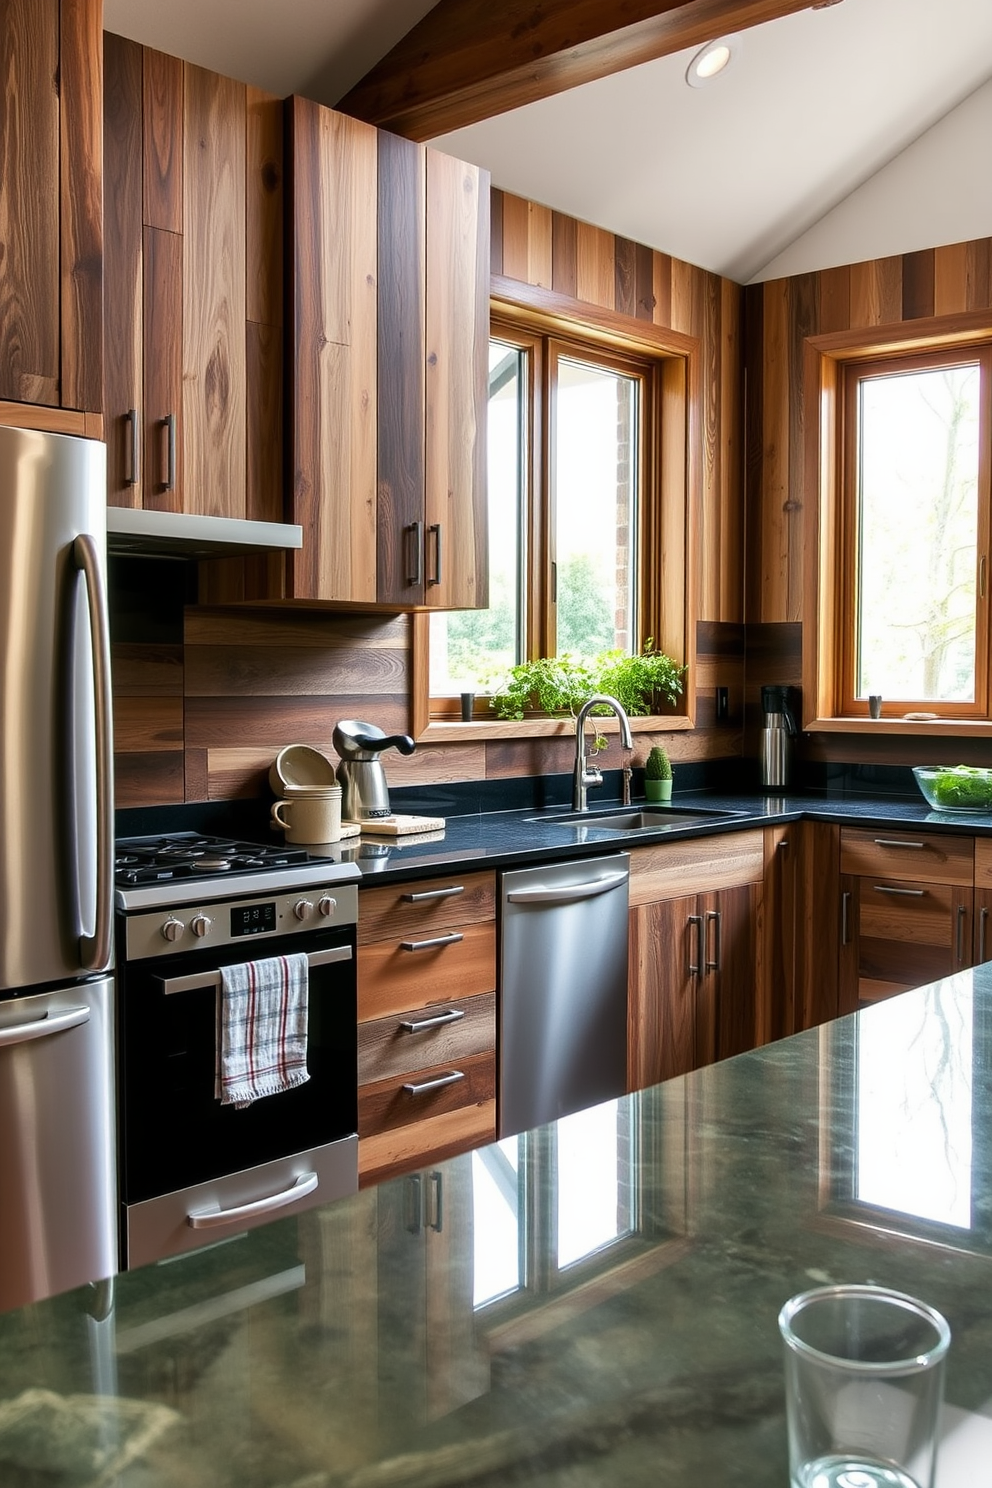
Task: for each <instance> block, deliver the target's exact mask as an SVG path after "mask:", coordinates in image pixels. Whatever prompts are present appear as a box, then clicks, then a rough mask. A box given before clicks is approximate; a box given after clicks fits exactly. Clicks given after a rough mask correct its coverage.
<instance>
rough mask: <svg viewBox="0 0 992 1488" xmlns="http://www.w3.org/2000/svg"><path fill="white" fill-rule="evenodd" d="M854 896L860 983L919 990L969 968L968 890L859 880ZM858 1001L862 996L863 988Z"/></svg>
mask: <svg viewBox="0 0 992 1488" xmlns="http://www.w3.org/2000/svg"><path fill="white" fill-rule="evenodd" d="M893 891H895V892H893ZM858 896H859V900H860V903H859V913H858V931H859V939H858V975H859V980H860V981H861V982H862V983H864V982H865V981H867V982H869V983H874V982H881V983H897V984H898V985H900V986H903V987H918V986H920V985H922V984H923V983H924V982H930V981H935V980H937V978H939V977H944V976H950V975H951V973H952V972H955V971H960V970H961V968H962V967H963V966H967V965H968V964H969V962H970V960H971V938H972V926H971V904H972V892H971V890H970V889H962V888H960V887H959V886H957V885H954V884H921V883H906V882H901V883H897V884H891V883H885V882H883V881H882V880H881V879H877V880H876V879H862V880H861V883H860V885H859V888H858ZM861 996H862V998H864V996H865V990H864V988H863V987H862V989H861Z"/></svg>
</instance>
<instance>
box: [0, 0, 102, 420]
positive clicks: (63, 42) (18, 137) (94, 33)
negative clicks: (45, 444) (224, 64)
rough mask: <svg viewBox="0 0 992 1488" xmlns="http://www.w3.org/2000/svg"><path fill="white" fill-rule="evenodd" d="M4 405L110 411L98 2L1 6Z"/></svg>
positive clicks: (33, 0)
mask: <svg viewBox="0 0 992 1488" xmlns="http://www.w3.org/2000/svg"><path fill="white" fill-rule="evenodd" d="M0 18H2V25H0V85H2V90H3V98H4V107H3V109H2V110H0V159H2V161H3V181H2V186H3V189H2V191H0V253H2V259H3V296H2V303H0V399H10V400H12V401H16V402H19V403H35V404H41V405H44V406H47V407H60V406H61V407H63V408H71V409H78V410H81V411H84V412H93V413H98V412H100V411H101V410H102V407H103V338H102V326H101V322H102V315H103V266H102V256H103V174H102V171H101V158H100V139H101V115H102V108H103V96H102V89H103V67H102V54H101V18H102V4H101V3H100V0H76V3H74V4H72V5H68V4H65V3H62V4H60V3H59V0H4V3H3V5H2V6H0Z"/></svg>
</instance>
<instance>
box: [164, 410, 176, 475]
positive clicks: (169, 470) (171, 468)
mask: <svg viewBox="0 0 992 1488" xmlns="http://www.w3.org/2000/svg"><path fill="white" fill-rule="evenodd" d="M162 422H163V423H164V425H165V482H164V484H163V486H162V489H163V491H174V490H175V489H176V415H175V414H174V413H167V414H166V416H165V418H164V419H163V420H162Z"/></svg>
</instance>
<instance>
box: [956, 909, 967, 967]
mask: <svg viewBox="0 0 992 1488" xmlns="http://www.w3.org/2000/svg"><path fill="white" fill-rule="evenodd" d="M967 913H968V911H967V909H966V907H965V906H964V905H963V904H959V905H958V936H957V953H958V961H959V963H963V962H964V921H965V916H966V915H967Z"/></svg>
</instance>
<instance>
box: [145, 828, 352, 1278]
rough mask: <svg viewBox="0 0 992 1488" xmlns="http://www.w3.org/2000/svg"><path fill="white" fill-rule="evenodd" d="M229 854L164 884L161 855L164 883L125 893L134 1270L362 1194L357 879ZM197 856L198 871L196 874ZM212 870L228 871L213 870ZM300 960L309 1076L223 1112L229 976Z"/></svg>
mask: <svg viewBox="0 0 992 1488" xmlns="http://www.w3.org/2000/svg"><path fill="white" fill-rule="evenodd" d="M167 840H168V841H169V842H170V843H178V844H180V846H183V845H185V844H187V843H188V842H189V840H190V839H188V838H185V837H175V838H170V839H167ZM193 840H195V841H198V842H202V841H203V839H193ZM132 846H133V844H130V843H127V842H125V843H119V844H118V855H119V860H120V861H123V860H124V859H127V858H129V857H133V852H131V851H129V849H131V848H132ZM237 846H239V847H241V848H244V849H246V850H250V845H246V844H237ZM224 850H225V849H224V846H223V844H222V843H221V844H220V845H218V844H217V843H216V842H213V843H212V845H211V847H210V848H209V850H205V849H201V856H200V858H199V859H193V860H192V861H193V863H194V867H193V870H192V871H191V872H189V873H188V874H185V875H180V876H169V869H168V859H166V868H165V870H164V873H165V876H163V877H159V878H157V879H153V878H151V877H150V876H148V875H146V876H145V877H143V878H139V880H138V881H137V882H133V883H132V884H130V885H125V886H123V887H119V888H118V894H117V903H118V955H119V960H120V962H121V966H120V972H119V987H118V1064H119V1076H118V1078H119V1143H120V1186H121V1203H122V1229H121V1241H122V1253H123V1256H124V1258H125V1263H126V1264H127V1266H129V1267H133V1266H136V1265H141V1264H144V1263H145V1262H147V1261H151V1260H157V1259H161V1258H162V1257H164V1256H168V1255H175V1254H178V1253H180V1252H182V1251H185V1250H190V1249H193V1248H194V1247H196V1246H198V1245H203V1244H206V1243H209V1242H211V1241H213V1240H216V1239H221V1238H226V1237H227V1236H229V1235H233V1234H237V1233H238V1232H239V1231H240V1230H243V1229H247V1228H249V1227H250V1226H252V1225H254V1224H259V1223H262V1222H263V1221H264V1220H266V1219H267V1218H269V1217H270V1216H273V1215H276V1214H282V1213H295V1212H299V1211H301V1210H303V1209H305V1208H309V1207H311V1206H312V1205H315V1204H320V1203H324V1202H327V1201H328V1200H330V1199H333V1198H338V1197H340V1196H342V1195H343V1194H346V1193H353V1192H355V1191H356V1189H357V1187H358V1137H357V1125H358V1122H357V1116H358V1110H357V1104H358V1094H357V1078H358V1076H357V1062H358V1061H357V1007H356V976H355V924H356V920H357V909H358V895H357V889H356V887H355V885H354V883H353V882H349V880H351V879H355V878H357V877H358V871H357V869H355V867H354V866H353V865H352V864H336V863H333V862H331V861H328V860H323V859H313V858H310V857H309V855H307V854H306V853H296V854H290V857H292V858H293V861H290V862H286V861H279V862H275V863H272V862H271V861H266V860H265V859H264V858H262V859H261V860H258V859H256V860H255V861H254V862H252V864H251V866H244V865H243V864H239V863H238V862H237V861H236V859H235V855H234V854H233V853H229V856H228V857H227V858H225V857H224V855H223V854H224ZM266 851H270V852H271V851H272V850H266V849H258V850H257V852H258V853H264V852H266ZM280 851H281V850H280ZM204 856H206V857H207V866H206V867H197V866H196V865H198V864H199V863H200V862H202V858H203V857H204ZM243 856H245V854H243ZM218 863H226V864H227V866H226V867H223V868H218V867H214V866H210V865H211V864H218ZM121 871H123V870H121ZM140 871H143V868H142V870H140ZM153 871H154V869H152V868H149V870H148V873H149V874H150V873H152V872H153ZM300 951H303V952H305V953H306V955H307V957H308V961H309V998H308V1026H307V1071H308V1074H309V1077H310V1078H309V1079H308V1080H307V1081H306V1083H305V1084H303V1085H300V1086H298V1087H297V1088H295V1089H292V1090H286V1091H284V1092H282V1093H280V1094H278V1095H271V1096H267V1097H265V1098H263V1099H260V1100H257V1101H255V1102H254V1103H253V1104H252V1105H251V1106H250V1107H248V1108H247V1109H244V1110H240V1109H237V1108H235V1107H233V1106H222V1105H221V1104H220V1102H219V1100H217V1099H216V1098H215V1095H214V1068H215V1047H216V1022H217V998H218V992H219V988H220V982H221V972H222V970H223V968H224V967H225V966H229V965H232V964H236V963H239V962H243V961H248V960H253V959H256V958H260V957H268V956H278V955H286V954H291V953H295V952H300Z"/></svg>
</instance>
